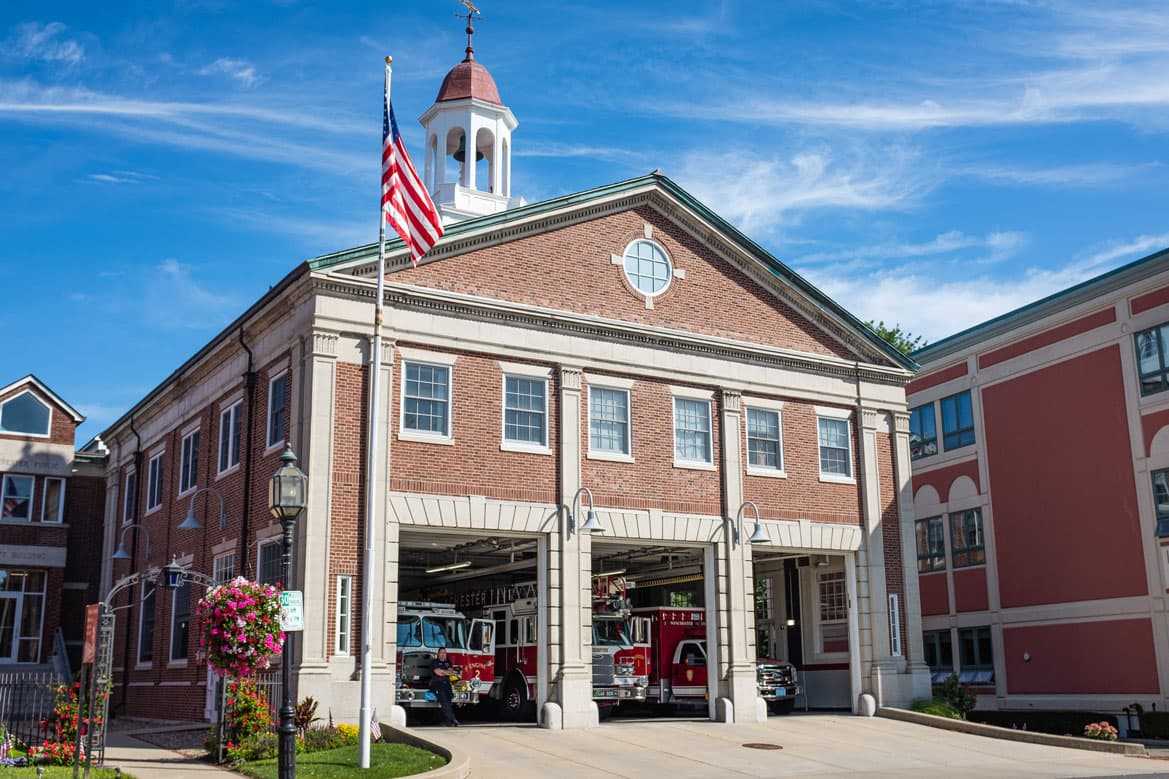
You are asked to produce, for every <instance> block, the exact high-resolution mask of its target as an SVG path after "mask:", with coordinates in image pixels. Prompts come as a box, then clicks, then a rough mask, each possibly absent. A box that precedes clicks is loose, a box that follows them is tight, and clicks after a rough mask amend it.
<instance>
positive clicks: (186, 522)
mask: <svg viewBox="0 0 1169 779" xmlns="http://www.w3.org/2000/svg"><path fill="white" fill-rule="evenodd" d="M204 492H210V493H211V494H212V495H214V496H215V497H217V498H219V528H220V529H221V530H222V529H223V528H225V527H227V513H226V512H225V511H224V510H223V494H222V493H220V492H219V490H217V489H215V488H213V487H200V488H199V489H197V490H195V494H194V495H192V496H191V502H190V503H188V504H187V516H186V517H184V518H183V521H182V522H180V523H179V530H202V529H203V523H202V522H200V521H199V518H198V517H196V516H195V498H197V497H199V496H200V495H202V494H203V493H204Z"/></svg>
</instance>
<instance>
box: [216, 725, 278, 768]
mask: <svg viewBox="0 0 1169 779" xmlns="http://www.w3.org/2000/svg"><path fill="white" fill-rule="evenodd" d="M279 751H280V741H279V738H278V737H277V735H276V734H275V733H273V732H271V731H268V732H266V733H257V734H256V735H254V736H249V737H248V738H246V739H244V740H243V741H241V742H239V743H238V744H236V743H233V742H231V741H229V742H227V750H226V754H227V762H228V763H230V764H231V765H239V764H240V763H246V762H250V761H252V760H267V759H269V758H274V757H276V755H277V754H278V753H279Z"/></svg>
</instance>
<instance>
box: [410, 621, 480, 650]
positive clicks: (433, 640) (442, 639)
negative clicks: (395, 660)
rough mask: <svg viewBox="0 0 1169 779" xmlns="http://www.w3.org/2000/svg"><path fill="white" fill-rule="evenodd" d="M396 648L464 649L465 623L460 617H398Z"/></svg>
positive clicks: (465, 645)
mask: <svg viewBox="0 0 1169 779" xmlns="http://www.w3.org/2000/svg"><path fill="white" fill-rule="evenodd" d="M398 646H400V647H412V646H425V647H427V648H429V649H439V648H440V647H444V646H445V647H447V648H448V649H466V648H467V622H466V620H464V619H463V618H461V617H423V618H422V619H421V620H419V618H418V617H399V619H398Z"/></svg>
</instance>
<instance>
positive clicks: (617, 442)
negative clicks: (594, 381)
mask: <svg viewBox="0 0 1169 779" xmlns="http://www.w3.org/2000/svg"><path fill="white" fill-rule="evenodd" d="M631 453H632V452H631V449H630V446H629V390H626V389H616V388H612V387H596V386H590V387H589V454H592V455H595V454H601V455H617V456H626V457H627V456H629V455H630V454H631Z"/></svg>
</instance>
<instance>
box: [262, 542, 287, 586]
mask: <svg viewBox="0 0 1169 779" xmlns="http://www.w3.org/2000/svg"><path fill="white" fill-rule="evenodd" d="M282 557H283V552H282V551H281V548H280V542H279V541H268V542H266V543H263V544H260V548H259V549H258V550H257V552H256V578H257V579H259V581H260V583H261V584H273V585H276V584H281V579H282V578H283V573H284V572H283V571H282V570H281V563H282V562H283V560H282V559H281V558H282Z"/></svg>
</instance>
